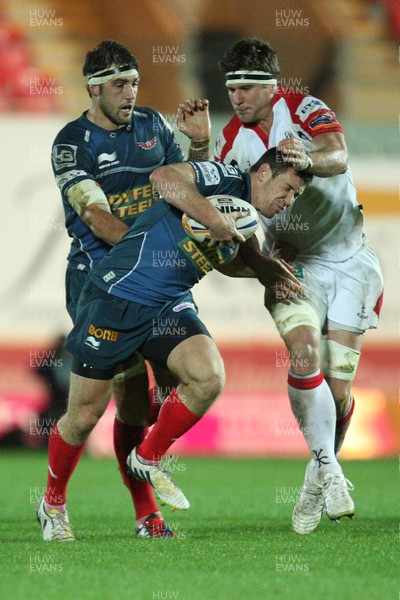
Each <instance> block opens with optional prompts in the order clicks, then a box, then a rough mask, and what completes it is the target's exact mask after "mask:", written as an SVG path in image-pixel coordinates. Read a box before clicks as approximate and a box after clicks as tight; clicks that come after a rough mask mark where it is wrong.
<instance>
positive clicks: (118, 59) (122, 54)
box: [82, 40, 139, 76]
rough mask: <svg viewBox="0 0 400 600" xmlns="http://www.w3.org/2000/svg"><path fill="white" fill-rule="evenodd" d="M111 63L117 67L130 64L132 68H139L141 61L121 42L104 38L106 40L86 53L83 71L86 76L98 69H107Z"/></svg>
mask: <svg viewBox="0 0 400 600" xmlns="http://www.w3.org/2000/svg"><path fill="white" fill-rule="evenodd" d="M111 65H115V66H116V67H124V66H125V65H128V66H129V67H131V68H132V69H137V68H138V65H139V62H138V60H137V59H136V58H135V57H134V56H133V54H131V53H130V52H129V50H128V48H125V46H123V45H122V44H120V43H119V42H116V41H115V40H104V42H101V43H100V44H99V45H98V46H96V48H94V49H93V50H90V51H89V52H88V53H87V54H86V59H85V64H84V65H83V69H82V73H83V75H85V76H86V75H89V74H91V73H97V71H101V70H103V69H107V68H108V67H111Z"/></svg>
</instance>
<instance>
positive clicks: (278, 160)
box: [250, 148, 313, 184]
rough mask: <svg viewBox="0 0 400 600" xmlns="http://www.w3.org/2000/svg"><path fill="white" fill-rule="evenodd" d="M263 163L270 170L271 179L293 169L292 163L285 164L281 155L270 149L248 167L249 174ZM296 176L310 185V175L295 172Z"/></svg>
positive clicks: (274, 149)
mask: <svg viewBox="0 0 400 600" xmlns="http://www.w3.org/2000/svg"><path fill="white" fill-rule="evenodd" d="M265 163H268V165H269V166H270V168H271V172H272V177H273V178H274V177H276V176H277V175H280V174H281V173H286V171H288V170H289V169H293V168H294V166H293V164H292V163H289V162H285V161H284V160H283V154H282V152H280V151H279V150H277V149H276V148H270V149H269V150H267V151H266V152H264V154H263V155H262V156H261V157H260V158H259V159H258V161H257V162H255V163H254V165H251V167H250V173H254V172H257V171H258V169H259V168H260V167H261V166H262V165H263V164H265ZM297 174H298V175H299V176H300V177H301V178H302V180H303V181H304V183H305V184H307V183H310V182H311V181H312V178H313V176H312V174H311V173H307V171H297Z"/></svg>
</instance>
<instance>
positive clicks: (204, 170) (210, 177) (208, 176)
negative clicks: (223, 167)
mask: <svg viewBox="0 0 400 600" xmlns="http://www.w3.org/2000/svg"><path fill="white" fill-rule="evenodd" d="M197 168H198V169H199V171H200V172H201V174H202V175H203V178H204V183H205V185H217V184H218V183H219V182H220V180H221V176H220V174H219V172H218V168H217V166H216V165H213V164H212V163H210V162H200V163H197Z"/></svg>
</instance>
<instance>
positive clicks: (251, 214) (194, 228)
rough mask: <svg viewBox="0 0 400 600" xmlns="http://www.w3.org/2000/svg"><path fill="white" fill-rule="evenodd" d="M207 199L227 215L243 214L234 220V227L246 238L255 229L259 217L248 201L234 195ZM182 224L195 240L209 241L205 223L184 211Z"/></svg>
mask: <svg viewBox="0 0 400 600" xmlns="http://www.w3.org/2000/svg"><path fill="white" fill-rule="evenodd" d="M207 200H208V201H209V202H211V204H212V205H213V206H215V208H218V210H219V211H221V212H222V213H223V214H226V215H229V214H233V213H237V212H240V213H241V214H242V215H243V216H242V217H240V218H239V219H238V220H237V221H236V229H237V230H238V231H239V232H240V233H241V234H242V235H243V237H244V238H245V239H246V240H247V239H248V238H249V237H251V236H252V235H253V233H254V232H255V231H256V230H257V228H258V225H259V222H260V220H259V217H258V213H257V211H256V209H255V208H254V206H252V205H251V204H250V203H249V202H246V201H245V200H242V199H241V198H236V197H235V196H224V195H218V196H208V197H207ZM182 225H183V228H184V230H185V231H186V233H187V234H188V235H189V236H190V237H191V238H192V239H194V240H196V242H200V243H203V242H209V241H210V240H211V234H210V231H209V230H208V228H207V227H205V225H202V224H201V223H199V222H198V221H195V219H192V218H191V217H189V215H187V214H186V213H183V215H182Z"/></svg>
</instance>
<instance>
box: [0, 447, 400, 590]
mask: <svg viewBox="0 0 400 600" xmlns="http://www.w3.org/2000/svg"><path fill="white" fill-rule="evenodd" d="M46 463H47V461H46V454H45V453H44V452H42V451H37V452H27V451H20V452H19V451H18V452H17V451H4V450H3V449H2V452H1V455H0V478H1V488H0V490H1V491H0V523H1V531H0V538H1V540H0V598H1V599H3V598H4V599H6V598H7V599H9V598H13V599H17V600H19V599H24V600H25V599H29V600H36V599H38V600H39V599H40V600H46V599H51V600H52V599H57V600H86V599H93V600H95V599H96V600H114V599H115V600H125V599H126V600H131V599H134V600H156V599H157V600H160V599H161V600H166V599H177V600H236V599H237V600H270V599H271V600H275V599H279V600H280V599H288V600H289V599H290V600H303V599H304V600H305V599H307V600H314V599H317V598H321V599H323V600H334V599H335V600H336V599H338V598H340V599H341V600H347V599H349V600H350V599H351V600H359V599H362V600H374V599H377V600H378V599H379V600H384V599H385V600H389V599H393V600H397V599H398V598H399V592H400V577H399V572H400V571H399V546H400V539H399V481H400V477H399V465H398V462H397V461H396V460H381V461H365V462H345V463H343V466H344V470H345V474H346V476H347V477H348V478H349V479H350V480H351V481H352V482H353V484H354V486H355V490H354V492H353V494H352V495H353V498H354V500H355V503H356V507H357V513H356V518H355V519H354V520H353V521H350V520H349V519H346V520H343V521H342V522H341V523H340V524H338V525H337V524H333V523H331V522H330V521H329V520H328V518H327V517H326V516H325V517H324V518H323V521H322V522H321V524H320V525H319V527H318V529H317V531H316V532H314V533H313V534H311V535H309V536H299V535H296V534H295V533H294V532H293V531H292V530H291V511H292V508H293V502H294V499H295V496H297V493H298V490H299V487H300V486H301V483H302V480H303V474H304V469H305V464H306V463H305V461H296V460H270V459H259V460H247V459H212V458H202V459H188V458H185V457H179V460H178V461H177V462H172V463H171V466H172V470H173V472H174V473H173V477H174V479H175V480H176V481H177V483H179V484H180V485H181V487H182V489H183V490H184V491H185V493H186V494H187V496H188V498H189V499H190V501H191V504H192V506H191V508H190V510H189V511H186V512H178V511H177V512H172V511H171V510H170V509H168V508H166V507H164V516H165V517H166V518H167V520H168V522H169V524H170V526H172V527H173V529H174V530H175V532H176V533H177V534H178V539H174V540H145V539H136V538H135V536H134V522H133V518H132V510H131V505H130V498H129V495H128V492H127V490H126V489H125V488H124V487H123V486H122V483H121V481H120V476H119V473H118V470H117V467H116V462H115V461H113V460H96V459H93V458H89V457H86V456H84V457H83V459H82V460H81V462H80V463H79V465H78V467H77V469H76V471H75V473H74V475H73V477H72V479H71V482H70V486H69V497H68V507H69V514H70V519H71V522H72V524H73V526H74V532H75V535H76V538H77V542H76V543H72V544H57V543H52V544H49V543H45V542H43V541H42V539H41V532H40V528H39V525H38V523H37V522H36V521H35V508H36V502H37V498H38V496H40V494H41V493H42V490H43V486H44V484H45V477H46Z"/></svg>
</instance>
